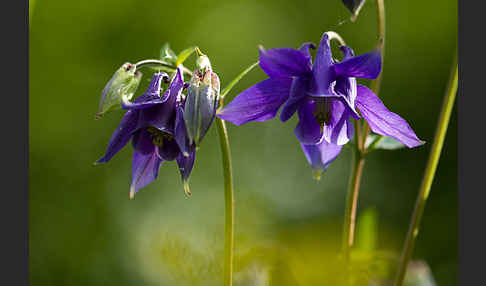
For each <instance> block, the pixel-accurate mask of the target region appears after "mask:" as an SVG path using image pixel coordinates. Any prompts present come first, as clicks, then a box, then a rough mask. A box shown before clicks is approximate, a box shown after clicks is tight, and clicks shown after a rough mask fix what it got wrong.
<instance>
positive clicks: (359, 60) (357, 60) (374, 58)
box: [333, 50, 381, 79]
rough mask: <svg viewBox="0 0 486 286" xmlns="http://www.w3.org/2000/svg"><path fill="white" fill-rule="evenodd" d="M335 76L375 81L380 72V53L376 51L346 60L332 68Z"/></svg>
mask: <svg viewBox="0 0 486 286" xmlns="http://www.w3.org/2000/svg"><path fill="white" fill-rule="evenodd" d="M333 68H334V72H335V73H336V75H341V76H348V77H359V78H369V79H375V78H377V77H378V75H379V74H380V71H381V53H380V52H379V51H377V50H374V51H371V52H368V53H366V54H362V55H359V56H356V57H352V58H348V59H346V60H343V61H342V62H340V63H336V64H334V66H333Z"/></svg>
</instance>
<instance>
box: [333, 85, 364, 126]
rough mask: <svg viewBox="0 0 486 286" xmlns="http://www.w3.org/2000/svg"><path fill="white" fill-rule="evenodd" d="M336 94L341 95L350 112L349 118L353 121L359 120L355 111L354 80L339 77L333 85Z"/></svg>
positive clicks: (355, 93)
mask: <svg viewBox="0 0 486 286" xmlns="http://www.w3.org/2000/svg"><path fill="white" fill-rule="evenodd" d="M334 91H335V92H336V94H338V95H341V96H342V98H343V99H344V101H345V103H346V104H347V106H348V107H349V109H350V110H351V116H353V118H354V119H356V120H358V119H360V116H359V113H358V112H357V111H356V95H357V92H356V78H354V77H344V76H339V77H337V79H336V84H335V85H334Z"/></svg>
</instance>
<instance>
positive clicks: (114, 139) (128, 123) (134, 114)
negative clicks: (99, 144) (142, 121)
mask: <svg viewBox="0 0 486 286" xmlns="http://www.w3.org/2000/svg"><path fill="white" fill-rule="evenodd" d="M137 120H138V111H135V110H133V111H132V110H129V111H127V112H126V113H125V115H123V118H122V120H121V122H120V125H118V127H117V128H116V130H115V133H113V135H112V136H111V138H110V141H109V143H108V148H107V150H106V153H105V155H104V156H103V158H101V159H99V160H98V161H96V164H101V163H106V162H108V161H110V159H111V158H112V157H113V156H115V154H116V153H118V151H120V150H121V149H122V148H123V147H124V146H125V145H126V144H127V143H128V141H130V138H131V137H132V133H133V132H134V131H135V130H136V127H137Z"/></svg>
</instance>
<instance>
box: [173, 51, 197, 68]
mask: <svg viewBox="0 0 486 286" xmlns="http://www.w3.org/2000/svg"><path fill="white" fill-rule="evenodd" d="M192 53H194V47H189V48H187V49H185V50H183V51H182V52H180V53H179V55H178V56H177V61H176V66H179V65H180V64H182V63H183V62H184V61H185V60H186V59H187V58H188V57H189V56H190V55H191V54H192Z"/></svg>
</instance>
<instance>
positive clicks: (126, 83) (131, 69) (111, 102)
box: [96, 63, 142, 119]
mask: <svg viewBox="0 0 486 286" xmlns="http://www.w3.org/2000/svg"><path fill="white" fill-rule="evenodd" d="M141 78H142V73H141V72H139V71H137V70H136V66H135V65H134V64H131V63H124V64H123V65H122V66H121V67H120V68H119V69H118V70H117V71H116V72H115V74H114V75H113V76H112V77H111V79H110V81H109V82H108V83H107V84H106V86H105V88H104V89H103V91H102V92H101V99H100V105H99V110H98V114H97V115H96V119H99V118H100V117H101V116H103V115H104V114H105V113H106V112H108V111H112V110H117V109H121V101H122V97H126V98H127V99H131V98H132V97H133V95H134V94H135V92H136V91H137V88H138V85H139V84H140V80H141Z"/></svg>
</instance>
